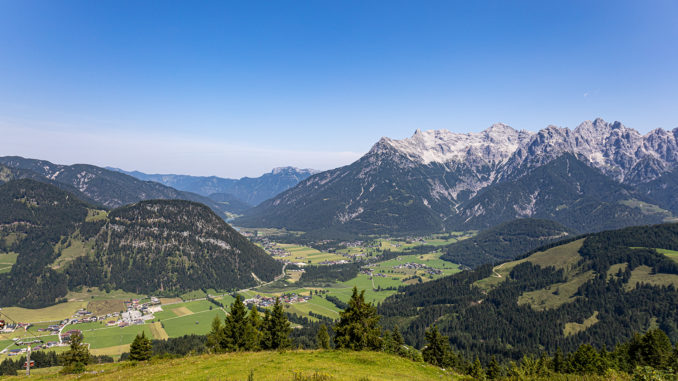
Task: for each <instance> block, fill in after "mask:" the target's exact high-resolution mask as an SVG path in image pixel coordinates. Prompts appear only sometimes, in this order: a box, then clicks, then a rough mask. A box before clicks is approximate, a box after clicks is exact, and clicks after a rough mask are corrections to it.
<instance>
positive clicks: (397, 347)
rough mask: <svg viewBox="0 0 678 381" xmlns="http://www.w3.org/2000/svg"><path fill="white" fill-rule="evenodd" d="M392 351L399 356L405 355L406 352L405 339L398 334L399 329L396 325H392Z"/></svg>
mask: <svg viewBox="0 0 678 381" xmlns="http://www.w3.org/2000/svg"><path fill="white" fill-rule="evenodd" d="M393 353H396V354H398V355H400V356H405V355H406V354H407V349H406V348H405V339H403V335H401V334H400V330H399V329H398V326H397V325H396V326H395V327H393Z"/></svg>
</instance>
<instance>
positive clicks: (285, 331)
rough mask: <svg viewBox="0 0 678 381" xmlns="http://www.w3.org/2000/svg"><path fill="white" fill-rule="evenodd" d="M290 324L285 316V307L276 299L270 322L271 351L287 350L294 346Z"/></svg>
mask: <svg viewBox="0 0 678 381" xmlns="http://www.w3.org/2000/svg"><path fill="white" fill-rule="evenodd" d="M291 331H292V329H291V328H290V322H289V321H288V320H287V316H285V311H284V310H283V305H282V303H280V299H279V298H275V304H274V305H273V311H272V312H271V316H270V318H269V322H268V337H269V338H270V349H286V348H289V347H290V346H291V345H292V340H290V332H291Z"/></svg>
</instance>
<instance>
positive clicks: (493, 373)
mask: <svg viewBox="0 0 678 381" xmlns="http://www.w3.org/2000/svg"><path fill="white" fill-rule="evenodd" d="M501 374H502V371H501V366H500V365H499V362H497V359H496V358H495V357H494V355H492V357H490V363H489V364H487V378H489V379H490V380H497V379H499V378H500V377H501Z"/></svg>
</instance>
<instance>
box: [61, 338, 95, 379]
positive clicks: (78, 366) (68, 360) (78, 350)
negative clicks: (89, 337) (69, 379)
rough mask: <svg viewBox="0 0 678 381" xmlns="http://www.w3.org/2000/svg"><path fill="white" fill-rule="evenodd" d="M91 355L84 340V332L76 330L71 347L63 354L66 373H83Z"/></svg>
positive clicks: (63, 370)
mask: <svg viewBox="0 0 678 381" xmlns="http://www.w3.org/2000/svg"><path fill="white" fill-rule="evenodd" d="M89 360H90V355H89V349H87V345H86V344H84V343H83V342H82V334H81V333H80V332H76V333H74V334H72V335H71V345H70V349H69V350H68V351H66V352H64V354H63V362H64V368H63V369H62V372H64V373H82V372H84V371H85V366H86V365H87V364H88V363H89Z"/></svg>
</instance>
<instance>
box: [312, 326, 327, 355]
mask: <svg viewBox="0 0 678 381" xmlns="http://www.w3.org/2000/svg"><path fill="white" fill-rule="evenodd" d="M315 341H316V347H317V348H318V349H330V335H329V333H327V326H326V325H325V324H321V325H320V328H318V334H316V336H315Z"/></svg>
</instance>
